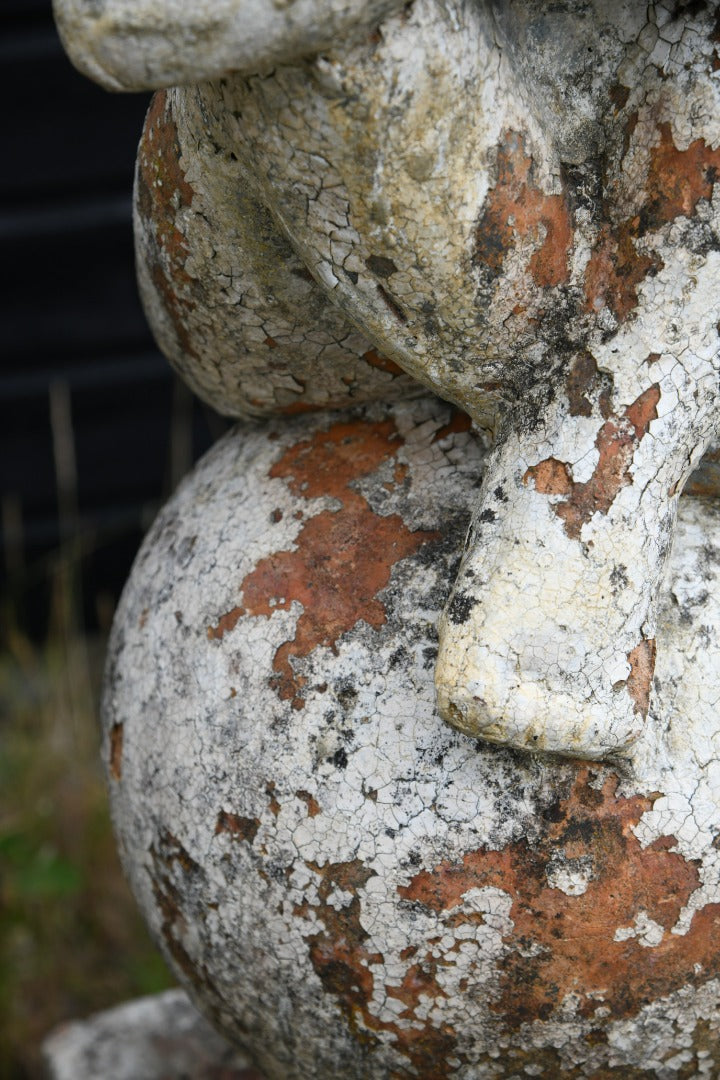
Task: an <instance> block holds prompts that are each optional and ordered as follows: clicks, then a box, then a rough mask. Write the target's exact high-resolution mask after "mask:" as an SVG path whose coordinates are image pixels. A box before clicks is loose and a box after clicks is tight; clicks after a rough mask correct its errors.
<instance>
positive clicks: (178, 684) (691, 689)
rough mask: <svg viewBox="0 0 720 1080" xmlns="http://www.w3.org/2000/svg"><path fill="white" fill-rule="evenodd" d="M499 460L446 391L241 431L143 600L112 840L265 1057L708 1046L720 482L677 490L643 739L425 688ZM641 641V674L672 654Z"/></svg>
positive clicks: (618, 1060)
mask: <svg viewBox="0 0 720 1080" xmlns="http://www.w3.org/2000/svg"><path fill="white" fill-rule="evenodd" d="M640 412H641V410H640V407H638V409H637V410H635V411H634V412H633V413H632V414H631V419H630V421H629V423H631V424H636V423H637V424H639V423H640V417H639V413H640ZM618 422H619V421H618ZM488 460H490V462H491V461H492V459H488V458H487V457H486V453H485V451H484V449H483V447H482V444H481V443H480V442H479V440H478V439H477V437H476V436H475V435H473V434H472V433H471V431H469V430H468V423H467V420H466V418H465V417H464V416H463V415H462V414H460V413H457V412H455V413H453V412H452V410H451V409H450V407H449V406H447V405H444V404H443V403H441V402H438V401H437V400H434V399H428V400H418V401H412V402H406V403H401V404H397V405H395V406H393V407H386V406H379V405H375V406H369V407H367V408H366V409H365V410H363V411H357V412H354V413H342V414H318V415H316V416H313V417H303V418H296V419H292V420H286V419H282V418H278V419H276V420H273V421H271V422H270V423H269V424H268V425H266V426H264V427H258V428H255V429H248V428H245V429H239V430H238V431H236V432H235V433H233V434H231V435H230V436H229V437H227V438H226V439H225V440H223V442H222V443H220V444H219V445H218V446H217V447H216V448H215V449H214V450H213V451H212V452H211V453H210V454H209V455H208V456H207V457H206V458H205V459H204V461H203V462H202V463H201V464H200V466H199V467H198V468H197V469H196V471H195V473H194V474H193V475H192V476H191V477H190V478H189V479H188V480H187V481H186V482H185V483H184V484H183V485H182V486H181V488H180V490H179V491H178V492H177V494H176V495H175V497H174V498H173V499H172V501H171V502H170V503H169V504H168V506H167V507H166V509H165V510H164V511H163V512H162V513H161V515H160V517H159V518H158V520H157V521H156V523H155V525H154V526H153V528H152V530H151V532H150V534H149V536H148V538H147V540H146V542H145V544H144V546H143V548H142V550H141V552H140V554H139V556H138V560H137V563H136V566H135V569H134V571H133V574H132V577H131V579H130V582H129V584H128V587H127V590H126V592H125V595H124V597H123V600H122V603H121V606H120V610H119V613H118V618H117V621H116V626H115V630H114V632H113V640H112V644H111V651H110V658H109V665H108V673H107V684H106V692H105V700H104V731H105V734H104V743H103V755H104V758H105V761H106V763H107V768H108V774H109V782H110V789H111V798H112V807H113V815H114V819H115V825H116V828H117V832H118V837H119V841H120V847H121V852H122V856H123V859H124V862H125V865H126V868H127V870H128V873H129V875H130V878H131V881H132V884H133V888H134V890H135V892H136V895H137V896H138V899H139V901H140V904H141V906H142V908H143V911H144V912H145V915H146V917H147V919H148V922H149V925H150V927H151V929H152V931H153V933H154V935H155V936H156V938H157V940H158V941H159V943H160V944H161V946H162V948H163V950H164V952H165V955H166V956H167V958H168V960H169V962H170V963H171V965H172V966H173V968H174V969H175V971H176V972H177V974H178V976H179V977H180V978H181V979H182V980H183V982H184V983H185V984H186V985H187V986H188V988H189V990H190V993H191V995H192V996H193V998H194V999H195V1000H196V1001H197V1002H198V1004H199V1005H200V1007H201V1008H202V1009H203V1011H204V1012H205V1013H206V1014H207V1015H208V1016H209V1017H210V1018H211V1019H212V1020H213V1022H214V1023H215V1024H217V1025H218V1026H219V1027H220V1028H221V1029H222V1030H224V1031H225V1032H226V1033H227V1034H228V1035H229V1036H230V1037H231V1038H234V1039H235V1040H237V1041H238V1042H239V1043H240V1044H241V1045H243V1046H245V1047H246V1048H247V1050H248V1052H249V1053H250V1054H251V1055H252V1057H253V1058H254V1060H255V1062H256V1064H257V1065H258V1067H260V1068H261V1069H262V1070H263V1072H264V1073H265V1075H266V1076H267V1077H268V1078H269V1080H321V1078H322V1080H335V1078H337V1077H343V1078H346V1077H347V1078H348V1080H355V1078H357V1080H361V1078H362V1080H371V1078H377V1080H399V1078H401V1077H403V1078H410V1077H415V1078H418V1080H441V1078H443V1080H444V1078H446V1077H458V1078H462V1080H490V1078H492V1080H496V1078H505V1080H510V1078H520V1077H527V1076H536V1077H537V1076H539V1077H545V1078H547V1080H570V1078H573V1080H577V1078H580V1077H586V1078H593V1080H609V1078H611V1077H613V1078H615V1077H617V1078H622V1080H641V1078H642V1080H645V1078H648V1080H649V1078H651V1077H659V1078H661V1080H680V1078H690V1077H703V1076H707V1077H714V1076H717V1075H718V1074H719V1073H720V1037H719V1034H720V857H719V855H718V836H719V835H720V776H718V759H719V757H720V753H719V751H720V747H719V746H718V740H719V739H720V735H719V734H718V725H717V710H718V702H719V701H720V663H719V662H718V660H719V656H718V652H719V647H720V641H719V640H718V633H719V631H718V627H720V607H719V606H718V605H719V599H718V598H719V597H720V591H719V585H720V581H718V576H719V575H720V550H719V548H718V544H717V537H718V525H719V524H720V520H719V518H718V514H719V511H718V508H717V506H716V505H715V504H713V503H712V502H709V501H704V500H701V499H685V500H683V501H682V505H681V508H680V512H679V525H678V529H679V533H678V536H679V542H678V543H677V544H676V546H675V548H674V549H673V553H672V556H671V559H670V562H669V566H668V568H667V572H666V576H665V579H664V582H663V585H662V590H661V596H662V603H661V608H660V613H659V617H658V620H657V629H656V637H657V667H656V670H655V674H654V687H655V693H654V695H653V698H652V701H653V704H651V706H650V712H649V721H648V724H647V725H646V727H645V729H644V732H643V734H642V736H641V737H640V739H639V740H638V742H637V743H636V745H635V748H634V752H633V758H632V763H631V764H626V765H624V766H623V768H622V769H619V768H617V767H610V766H607V765H600V764H593V763H587V762H585V763H582V762H580V763H578V762H573V761H563V760H562V759H560V758H557V757H552V756H545V755H542V754H536V755H528V754H525V753H523V752H519V751H514V750H510V749H505V748H498V747H492V746H490V745H489V744H486V743H483V742H482V741H480V742H479V741H477V740H475V739H473V738H470V737H468V736H467V735H464V734H462V733H461V732H458V731H454V730H452V729H451V728H450V727H448V726H447V725H446V724H445V723H443V721H442V719H441V717H440V716H439V714H438V712H437V711H436V707H435V691H434V685H433V666H434V662H435V653H436V648H437V640H436V622H437V617H438V613H439V612H440V610H441V608H442V606H443V604H444V603H445V601H446V598H447V594H448V591H449V589H450V587H451V583H452V580H453V575H454V573H455V570H456V564H457V560H458V557H459V555H460V545H461V539H460V538H461V537H462V534H463V531H464V528H465V526H466V524H467V522H468V521H469V519H470V516H471V512H472V507H473V504H474V502H475V499H476V489H477V484H478V482H479V480H480V482H483V483H484V484H485V485H486V486H487V478H486V479H485V480H484V481H483V480H482V475H483V470H484V469H485V470H487V469H489V468H491V467H492V464H488ZM562 475H563V474H562V470H561V469H559V468H556V467H552V468H550V467H549V468H548V469H547V470H545V471H540V472H536V473H535V475H534V483H535V484H540V486H542V484H544V483H550V482H552V483H557V482H558V481H557V478H558V477H561V476H562ZM486 477H487V474H486ZM498 498H499V496H498ZM554 505H556V504H554ZM557 520H558V522H559V523H560V524H562V523H563V519H561V518H559V517H558V518H557ZM517 539H518V540H519V541H520V542H522V537H521V536H518V537H517ZM628 543H629V541H628ZM454 603H456V604H457V603H458V600H457V593H456V598H455V601H454ZM451 610H452V609H451ZM631 663H632V665H633V672H632V676H631V678H632V679H633V682H634V685H633V687H632V691H633V693H635V694H636V696H637V697H638V699H640V701H643V698H644V695H645V694H646V692H647V681H648V679H649V677H650V676H649V670H650V666H651V657H649V656H648V654H647V652H643V651H642V650H640V651H639V652H637V653H635V654H634V656H633V660H632V661H631Z"/></svg>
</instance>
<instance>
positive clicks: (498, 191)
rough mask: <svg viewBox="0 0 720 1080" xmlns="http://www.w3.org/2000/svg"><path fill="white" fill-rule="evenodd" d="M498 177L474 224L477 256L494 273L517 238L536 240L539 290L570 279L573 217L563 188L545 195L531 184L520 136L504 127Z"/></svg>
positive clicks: (533, 268) (534, 270)
mask: <svg viewBox="0 0 720 1080" xmlns="http://www.w3.org/2000/svg"><path fill="white" fill-rule="evenodd" d="M497 170H498V178H497V182H496V184H495V187H494V188H493V190H492V191H491V192H490V193H489V195H488V198H487V202H486V204H485V210H484V212H483V216H482V218H481V220H480V223H479V225H478V229H477V235H476V241H475V259H476V261H477V262H478V263H480V264H481V265H484V266H486V267H487V268H488V269H489V270H490V271H491V272H492V274H494V275H498V274H499V273H500V272H501V270H502V267H503V263H504V261H505V256H506V254H507V252H508V251H509V250H510V248H511V247H512V246H513V245H514V244H515V241H516V238H517V237H525V236H531V237H533V238H534V239H535V238H536V239H538V240H539V241H540V243H539V246H538V247H537V248H536V250H535V251H534V252H533V254H532V255H531V257H530V261H529V264H528V269H529V271H530V275H531V277H532V279H533V281H534V282H535V284H536V285H538V286H539V287H540V288H541V289H544V288H551V287H553V286H555V285H562V284H564V283H565V282H567V281H568V279H569V267H568V253H569V251H570V246H571V243H572V218H571V215H570V209H569V206H568V201H567V198H566V195H565V193H563V194H562V195H546V194H545V192H544V191H542V190H541V189H540V188H539V187H537V185H536V184H535V180H534V175H533V172H534V170H533V160H532V158H531V157H529V156H528V155H527V153H526V152H525V147H524V143H523V139H522V136H521V135H519V134H517V133H516V132H513V131H511V132H508V133H506V135H505V137H504V142H503V143H502V144H501V146H500V147H499V150H498V159H497Z"/></svg>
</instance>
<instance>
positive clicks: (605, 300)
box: [585, 218, 660, 322]
mask: <svg viewBox="0 0 720 1080" xmlns="http://www.w3.org/2000/svg"><path fill="white" fill-rule="evenodd" d="M639 223H640V219H639V218H634V219H633V220H632V221H630V222H625V223H623V224H622V225H620V226H618V227H617V228H615V229H613V228H612V227H611V226H610V225H608V224H606V225H604V226H603V227H602V229H601V230H600V235H599V236H598V239H597V242H596V244H595V247H594V249H593V252H592V255H591V256H590V259H589V261H588V264H587V267H586V269H585V298H586V309H587V310H588V311H590V312H596V311H601V310H602V309H603V308H605V307H609V308H610V310H611V311H612V312H613V314H614V315H615V318H616V319H617V320H618V322H624V321H625V319H627V318H628V316H629V315H630V314H631V312H633V311H634V310H635V308H636V307H637V301H638V295H637V290H638V285H639V284H640V283H641V282H642V281H644V280H645V278H646V277H647V275H648V272H649V271H650V270H651V269H653V267H654V268H655V269H659V268H660V262H659V260H658V259H657V257H655V256H651V255H643V254H640V252H638V250H637V248H636V247H635V241H636V239H637V237H638V227H639Z"/></svg>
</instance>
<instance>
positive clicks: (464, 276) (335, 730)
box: [56, 0, 720, 1080]
mask: <svg viewBox="0 0 720 1080" xmlns="http://www.w3.org/2000/svg"><path fill="white" fill-rule="evenodd" d="M56 11H57V16H58V22H59V26H60V29H61V32H62V33H63V35H64V39H65V42H66V45H67V48H68V50H69V52H70V54H71V56H72V57H73V58H74V59H75V61H76V63H77V64H78V66H80V67H81V68H82V69H83V70H85V71H86V72H87V73H88V74H90V75H91V76H92V77H94V78H97V79H98V80H99V81H101V82H103V83H104V84H105V85H108V86H110V87H112V88H114V89H118V88H120V89H136V88H140V87H167V86H173V87H174V88H173V89H170V90H162V91H161V92H160V93H158V94H157V95H156V97H155V98H154V100H153V104H152V106H151V109H150V112H149V114H148V119H147V123H146V127H145V131H144V134H143V138H142V142H141V145H140V150H139V154H138V173H137V192H136V235H137V247H138V267H139V278H140V284H141V289H142V293H143V297H144V301H145V305H146V310H147V312H148V316H149V318H150V321H151V323H152V326H153V329H154V331H155V334H156V336H157V338H158V341H159V342H160V344H161V346H162V348H163V349H164V351H165V352H166V354H167V355H168V356H169V358H170V359H171V361H172V362H173V364H174V365H175V366H176V367H177V368H178V370H180V372H181V373H182V374H183V375H184V376H185V377H186V378H187V379H188V381H189V382H190V383H191V385H193V386H194V387H195V389H196V390H197V391H198V392H199V393H200V394H201V395H202V396H203V397H205V399H206V400H208V401H210V402H211V403H212V404H214V405H215V406H216V407H217V408H219V409H220V410H221V411H223V412H225V413H227V414H229V415H233V416H237V417H239V418H261V417H268V416H270V417H275V419H273V420H272V421H270V423H269V426H265V427H261V428H259V429H253V428H251V429H249V430H248V431H246V432H245V434H244V435H243V436H240V435H236V436H234V437H233V438H231V439H230V440H228V441H226V442H225V443H224V444H222V445H221V446H220V447H218V449H217V450H216V451H215V452H214V453H213V454H212V455H210V457H209V458H208V459H207V460H206V462H205V464H204V465H203V466H202V467H201V468H200V470H199V472H198V473H197V474H196V476H195V477H194V478H193V479H191V480H190V481H189V482H188V484H187V485H186V486H185V487H184V488H183V489H182V490H181V492H180V493H179V494H178V496H177V498H176V500H175V501H174V502H173V503H172V504H171V505H170V507H169V508H168V510H167V511H166V512H165V514H164V516H162V517H161V519H160V520H159V522H158V524H157V525H156V527H155V529H154V531H153V533H152V534H151V537H150V538H149V539H148V541H147V543H146V546H145V548H144V551H143V554H142V555H141V557H140V560H139V562H138V565H137V567H136V570H135V571H134V575H133V579H132V580H131V583H130V585H129V588H128V593H127V595H126V598H125V601H124V605H123V607H122V609H121V612H120V614H119V618H118V623H117V629H116V632H115V638H114V644H113V648H112V657H113V658H112V662H111V667H110V676H109V682H108V691H107V697H106V707H105V714H106V719H105V723H106V738H107V746H106V753H107V760H108V763H109V771H110V776H111V780H112V787H113V798H114V806H115V814H116V820H117V826H118V831H119V835H120V839H121V845H122V846H123V849H124V852H125V858H126V863H127V865H128V867H129V872H130V875H131V877H132V880H133V883H134V886H135V889H136V891H137V893H138V896H139V898H140V901H141V904H142V906H143V908H144V910H145V912H146V914H147V916H148V919H149V921H150V923H151V925H152V926H153V927H154V929H155V931H156V933H157V935H158V937H159V938H160V939H161V940H162V941H163V942H164V947H165V949H166V952H167V953H168V954H169V956H170V957H171V959H172V962H173V963H174V965H175V967H176V969H177V970H179V971H180V972H181V973H183V977H184V978H185V979H187V980H189V982H190V984H191V985H193V986H194V988H195V993H196V995H197V996H198V998H199V999H200V1000H201V1001H202V1002H203V1003H204V1007H205V1008H206V1009H209V1010H210V1011H211V1013H212V1014H213V1015H214V1017H215V1019H216V1021H217V1022H218V1023H219V1024H220V1025H221V1026H223V1028H224V1029H225V1030H226V1031H230V1032H231V1033H232V1034H233V1036H234V1037H236V1038H239V1039H241V1040H242V1041H243V1042H244V1043H246V1044H247V1045H248V1046H250V1047H251V1049H252V1051H253V1053H254V1054H255V1055H256V1057H257V1059H258V1060H259V1061H260V1062H261V1064H262V1065H263V1068H264V1069H265V1071H266V1072H267V1075H268V1076H269V1077H277V1078H278V1080H279V1078H281V1077H294V1076H297V1077H298V1078H299V1077H310V1076H317V1077H331V1076H333V1077H334V1076H339V1075H343V1076H357V1077H375V1076H377V1077H384V1076H388V1077H395V1076H398V1077H399V1076H420V1077H424V1078H426V1080H430V1078H434V1077H444V1076H451V1075H452V1076H455V1075H457V1076H461V1077H463V1078H466V1080H470V1078H472V1080H475V1078H478V1080H479V1078H485V1077H495V1076H507V1077H510V1076H515V1075H535V1076H540V1075H542V1076H548V1077H554V1076H568V1077H570V1076H593V1077H601V1076H602V1077H604V1076H610V1075H621V1076H624V1077H631V1076H633V1077H634V1076H637V1077H641V1076H642V1077H644V1076H651V1075H652V1076H656V1075H657V1076H665V1075H667V1076H668V1077H676V1076H678V1077H679V1076H696V1075H698V1076H699V1075H713V1070H715V1069H716V1067H717V1065H720V1057H718V1056H717V1055H718V1050H717V1046H718V1039H717V1033H716V1027H715V1024H716V1020H717V1015H716V1014H717V1008H718V1001H719V1000H720V991H719V990H718V980H717V978H716V975H717V964H718V958H719V957H720V942H719V943H718V944H716V938H717V935H718V933H720V929H719V927H720V924H719V923H718V916H717V915H716V911H717V905H718V903H719V902H720V891H719V890H720V885H718V878H717V865H718V864H717V859H716V857H715V856H716V849H715V846H714V845H715V839H714V838H715V836H716V835H717V832H718V829H719V828H720V807H719V806H718V802H717V798H716V796H715V795H714V794H713V791H714V787H715V784H714V761H715V756H716V751H715V749H714V739H715V731H716V728H717V720H716V716H715V709H716V702H717V701H718V698H720V687H719V686H718V674H717V673H716V671H715V667H716V665H715V664H714V663H713V662H712V657H713V655H714V653H713V650H714V649H715V647H716V638H715V629H714V626H715V625H716V622H715V602H714V599H713V598H712V590H711V588H710V586H711V585H712V586H713V587H714V578H715V573H716V570H715V558H716V554H715V552H716V549H715V547H714V546H713V542H712V537H713V535H714V532H715V528H716V524H715V512H714V511H713V510H712V509H710V508H701V507H694V508H687V509H686V510H685V511H683V514H684V517H683V518H682V529H683V537H684V541H683V545H682V546H680V547H679V548H678V550H677V551H676V553H675V555H674V556H673V559H674V562H672V563H671V564H668V558H669V553H670V551H671V545H672V536H673V531H674V527H675V519H676V515H677V509H678V500H679V496H680V493H681V491H682V489H683V486H684V484H685V481H686V480H687V477H688V476H689V475H690V473H691V471H692V469H693V468H694V467H695V465H696V464H697V462H698V461H699V459H700V457H701V456H702V454H703V453H704V451H705V450H706V449H707V447H708V446H709V444H710V443H711V441H712V440H713V439H714V438H715V437H716V435H717V427H718V423H719V419H720V410H719V409H718V366H719V361H718V356H719V351H718V324H719V323H720V288H718V286H719V285H720V241H719V239H718V231H717V230H718V224H719V221H720V204H719V203H718V198H719V197H720V188H719V187H718V185H717V183H716V179H717V175H718V174H717V170H718V168H719V167H720V108H719V105H720V100H719V98H720V89H719V86H720V83H719V81H718V74H717V70H718V66H719V65H720V59H719V53H718V41H719V39H720V30H718V25H719V22H718V15H719V14H720V12H719V11H718V6H717V4H714V3H710V4H676V5H672V4H667V5H661V4H654V5H650V6H649V7H648V6H645V5H636V4H632V3H628V2H626V0H610V2H605V0H603V2H601V0H594V2H591V3H584V2H583V3H581V2H580V0H569V2H568V3H563V4H556V3H550V2H549V0H548V2H543V3H539V4H537V3H536V4H532V3H529V2H525V0H513V2H510V3H501V2H499V0H497V2H493V0H472V2H471V0H414V2H413V3H410V4H400V3H397V2H386V3H380V2H376V3H372V4H362V3H358V2H355V0H345V2H341V0H324V2H323V0H315V2H311V0H294V2H293V0H291V2H289V3H279V2H278V3H269V2H267V3H263V2H261V0H255V2H254V3H251V2H249V0H245V2H243V0H225V2H224V3H217V4H209V3H205V4H200V5H195V6H193V9H192V13H191V14H189V13H188V12H183V11H180V10H179V7H178V5H177V3H171V2H170V0H163V2H158V0H152V2H151V0H135V2H131V0H102V2H101V3H99V4H98V3H95V2H92V3H90V2H88V0H56ZM423 387H425V388H427V387H429V388H431V389H432V390H434V391H436V392H437V393H438V394H440V395H441V396H442V397H444V398H445V399H447V400H449V401H451V402H453V403H455V404H456V405H458V406H460V407H461V409H462V410H464V412H465V413H466V414H469V416H470V418H471V420H472V423H473V432H470V431H469V430H467V427H466V425H464V424H463V421H462V419H461V418H459V416H460V417H461V415H462V414H454V415H451V413H450V412H449V407H447V406H444V405H441V404H439V403H438V402H437V401H436V400H435V399H430V398H427V397H423V398H420V397H419V395H420V394H422V393H423V392H424V391H423ZM403 399H404V400H403ZM388 402H389V403H391V404H387V403H388ZM393 402H394V404H392V403H393ZM357 405H363V409H361V410H360V411H354V412H352V413H350V414H348V415H347V416H345V417H344V418H343V417H339V416H337V415H334V414H330V413H327V412H326V411H324V410H327V409H330V408H332V409H338V408H345V407H350V406H357ZM312 410H320V411H319V412H318V414H317V416H309V417H298V416H295V417H293V416H292V414H300V413H304V412H305V411H312ZM283 418H284V419H283ZM490 444H492V449H489V450H488V447H489V446H490ZM473 503H474V506H473V505H472V504H473ZM471 511H472V523H471V526H470V529H469V532H468V534H467V541H466V544H465V550H464V554H463V556H462V561H461V563H460V568H459V572H458V574H457V578H456V581H455V584H454V586H453V588H452V592H451V593H450V596H449V599H447V596H448V592H449V591H450V586H451V580H452V574H453V571H454V561H455V560H456V559H457V557H458V555H459V554H460V547H461V544H462V539H463V535H464V532H465V529H466V527H467V522H468V517H469V515H470V513H471ZM673 597H674V601H673V600H672V598H673ZM446 599H447V603H446V606H445V610H444V614H443V615H442V618H441V619H440V623H439V650H438V653H437V661H435V651H436V643H435V637H434V633H435V630H434V627H435V622H436V620H437V617H438V614H439V609H440V607H441V606H442V604H443V603H444V602H445V600H446ZM673 603H674V604H675V606H673ZM659 611H661V612H662V618H661V619H660V626H659V629H658V625H659V616H658V612H659ZM656 638H657V646H656ZM698 640H702V641H704V646H703V648H704V649H705V650H706V652H707V654H708V656H709V657H710V660H708V661H707V663H706V660H705V658H704V654H703V651H702V649H701V647H700V646H699V645H698ZM656 654H657V663H658V669H657V677H656V682H655V685H656V687H658V688H659V691H658V693H657V695H656V698H655V699H653V698H652V697H651V689H652V686H653V674H654V669H655V660H656ZM707 665H709V666H707ZM433 666H434V667H435V682H436V689H437V709H438V710H439V713H440V714H441V715H442V717H444V718H445V719H446V720H449V721H450V723H451V724H453V725H455V726H456V727H457V728H459V729H460V730H461V732H463V733H465V734H458V733H453V732H451V731H450V730H449V729H448V728H447V727H446V726H444V725H443V724H442V723H441V721H440V718H439V716H438V712H437V711H436V707H435V694H434V691H433V686H432V668H433ZM716 691H717V692H716ZM653 700H655V704H654V705H652V704H651V703H652V701H653ZM648 715H649V716H650V720H649V721H648V719H647V718H648ZM467 734H470V735H472V736H481V737H482V738H484V739H487V740H490V741H493V742H499V743H503V744H505V746H506V747H518V748H523V749H524V748H528V747H529V748H532V749H534V750H543V751H548V750H549V751H553V752H555V753H557V754H561V755H567V756H571V757H575V758H583V759H586V760H593V759H596V760H597V759H601V760H602V759H606V760H615V761H616V762H617V761H620V760H622V761H623V762H624V764H623V766H622V769H621V770H620V772H618V771H617V766H616V770H615V771H613V770H612V769H609V768H607V767H605V766H600V765H599V766H597V767H595V768H588V767H587V766H583V767H582V768H579V767H578V766H577V764H575V763H562V762H561V761H558V760H557V759H547V758H532V757H526V756H524V755H519V756H518V755H516V754H515V753H514V752H513V751H512V750H502V751H498V750H496V749H494V748H490V747H485V746H483V745H482V744H479V743H477V742H476V741H475V739H474V738H472V739H471V738H467V737H466V736H467ZM523 1070H524V1071H523ZM683 1070H685V1071H683ZM692 1070H695V1071H692Z"/></svg>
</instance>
